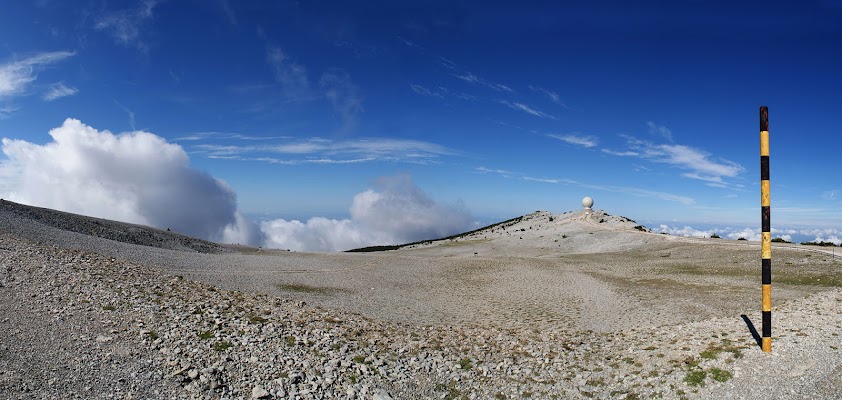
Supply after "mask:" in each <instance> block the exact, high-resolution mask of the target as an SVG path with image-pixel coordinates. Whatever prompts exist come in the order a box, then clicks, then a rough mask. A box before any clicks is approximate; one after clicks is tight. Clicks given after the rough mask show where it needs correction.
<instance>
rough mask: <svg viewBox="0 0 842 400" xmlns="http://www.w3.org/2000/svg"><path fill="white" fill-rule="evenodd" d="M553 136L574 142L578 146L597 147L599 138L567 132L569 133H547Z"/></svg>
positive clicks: (567, 141) (563, 140)
mask: <svg viewBox="0 0 842 400" xmlns="http://www.w3.org/2000/svg"><path fill="white" fill-rule="evenodd" d="M547 136H549V137H551V138H554V139H558V140H561V141H562V142H565V143H569V144H573V145H576V146H582V147H587V148H591V147H595V146H596V145H597V143H598V141H597V138H596V137H594V136H579V135H574V134H567V135H556V134H549V135H547Z"/></svg>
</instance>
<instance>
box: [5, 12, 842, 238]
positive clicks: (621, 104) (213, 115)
mask: <svg viewBox="0 0 842 400" xmlns="http://www.w3.org/2000/svg"><path fill="white" fill-rule="evenodd" d="M735 3H736V4H735ZM840 21H842V3H840V2H839V1H804V2H701V1H669V2H667V1H643V2H600V3H589V2H533V3H528V4H514V3H501V4H496V3H490V2H458V1H454V2H450V1H448V2H422V3H418V4H411V3H406V2H301V3H299V2H284V1H276V2H267V1H242V2H235V1H226V0H217V1H177V0H170V1H122V2H104V1H91V2H86V3H85V4H84V5H81V6H80V5H79V3H78V2H61V1H49V0H39V1H32V2H27V1H20V2H10V3H9V4H6V3H4V4H3V5H2V6H0V137H4V138H7V139H8V140H18V141H24V142H27V143H30V144H32V145H37V146H46V145H47V144H48V143H51V142H53V140H54V139H53V138H52V137H51V136H50V135H49V134H48V133H49V132H50V130H51V129H55V128H58V127H60V126H62V124H63V123H64V121H65V119H67V118H74V119H78V120H80V121H81V122H82V123H83V124H85V125H86V126H89V127H92V128H94V129H96V130H97V131H98V132H102V131H106V130H107V131H110V132H113V133H114V134H115V135H118V134H119V133H121V132H131V131H145V132H150V133H153V134H154V135H157V136H158V137H160V138H162V139H163V140H164V141H165V142H166V143H167V144H172V145H177V146H180V148H181V149H182V150H183V151H184V153H185V154H187V156H188V157H189V165H190V167H191V168H192V169H193V170H195V171H199V173H200V174H207V175H209V176H212V177H214V178H215V179H218V180H222V181H224V182H225V184H226V185H227V187H228V188H230V189H231V191H232V192H233V193H235V195H236V206H237V208H238V210H239V211H240V212H241V213H242V214H243V215H248V216H249V218H251V219H253V220H260V219H271V218H281V219H283V220H285V221H292V220H301V221H305V220H307V219H308V218H312V217H326V218H327V219H332V220H337V221H341V220H342V219H347V218H349V215H350V214H353V212H352V211H350V207H352V203H353V202H354V199H355V196H356V195H358V194H361V193H363V192H365V191H366V190H375V192H376V193H384V192H383V190H385V189H377V188H378V187H382V185H381V183H382V180H383V179H386V180H387V181H388V180H389V179H392V180H394V179H397V180H399V181H402V180H410V181H411V182H410V183H407V184H398V185H397V186H400V187H404V188H407V187H409V188H414V189H420V191H423V196H422V197H419V198H423V199H426V200H430V201H433V202H435V203H436V204H441V205H443V206H446V207H449V209H459V210H461V212H463V213H465V214H468V215H470V216H471V218H472V220H473V221H474V222H492V221H495V220H500V219H504V218H509V217H512V216H516V215H521V214H524V213H528V212H531V211H535V210H549V211H553V212H563V211H569V210H575V209H578V208H579V200H580V199H581V198H582V197H583V196H585V195H590V196H592V197H593V198H594V199H595V202H596V205H595V208H599V209H604V210H606V211H607V212H609V213H611V214H619V215H624V216H628V217H630V218H633V219H636V220H638V221H641V222H647V223H649V224H650V225H654V226H658V225H659V224H661V223H664V224H667V225H669V226H674V227H683V226H684V225H690V226H693V227H698V226H720V227H726V226H727V227H733V229H742V228H745V227H751V228H754V227H755V225H759V204H758V203H759V185H758V180H759V162H758V158H759V157H758V154H759V137H758V108H759V107H760V106H761V105H766V106H768V107H769V115H770V131H771V182H772V209H773V212H772V221H773V227H774V226H775V225H778V226H781V227H784V226H786V227H792V228H805V229H806V228H811V229H825V230H827V229H830V230H831V231H830V232H831V233H832V234H839V236H842V233H840V232H839V231H838V230H839V229H842V179H840V178H839V177H838V176H839V175H838V174H839V166H840V165H841V164H842V162H840V161H839V160H840V157H839V156H838V154H839V150H840V149H842V138H840V136H842V135H840V134H842V131H840V128H839V123H838V122H837V120H838V118H839V117H838V114H839V110H840V109H842V100H840V98H839V93H842V74H840V71H842V23H840ZM68 129H70V128H68ZM156 143H157V142H156ZM4 147H6V146H4ZM4 153H6V154H5V157H6V159H7V160H6V161H5V163H6V168H5V169H4V170H3V171H5V172H0V192H4V193H8V194H9V195H8V197H10V198H12V199H15V198H16V197H15V196H14V195H12V194H13V193H16V192H20V193H23V192H22V191H21V190H19V187H18V186H17V185H20V182H21V180H22V179H23V178H21V176H29V175H26V174H24V175H21V174H20V171H21V170H22V169H24V168H23V167H21V166H20V165H22V164H20V163H21V161H20V159H21V154H23V153H14V154H12V155H10V154H9V152H8V151H4ZM44 154H46V153H44ZM0 157H3V156H0ZM0 159H2V158H0ZM16 160H17V161H16ZM115 162H119V160H118V161H115ZM29 165H30V167H27V168H36V167H33V165H36V164H29ZM30 172H32V174H33V175H38V174H36V173H35V172H33V171H30ZM41 175H43V174H41ZM39 176H40V175H39ZM191 176H192V175H191ZM384 177H385V178H384ZM390 177H391V178H390ZM394 177H400V178H394ZM4 180H5V181H4ZM80 182H87V181H84V180H80ZM98 182H100V183H101V178H100V181H98ZM378 185H380V186H378ZM106 186H108V185H106ZM387 186H388V185H387ZM392 186H395V185H392ZM397 186H395V187H397ZM372 188H374V189H372ZM414 189H413V190H414ZM377 190H381V191H380V192H377ZM419 196H420V194H419ZM41 197H42V196H40V195H39V196H29V197H28V199H30V201H32V202H37V201H36V200H37V199H38V198H41ZM56 197H61V196H56ZM18 198H26V196H22V195H19V196H18ZM426 200H425V201H426ZM45 205H51V206H56V204H54V203H48V204H45ZM66 208H70V209H71V210H78V208H76V209H74V208H73V207H66ZM351 217H352V218H351V219H353V216H351ZM145 220H150V218H146V219H145ZM729 229H730V228H729Z"/></svg>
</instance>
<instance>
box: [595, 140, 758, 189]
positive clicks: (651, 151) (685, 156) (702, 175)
mask: <svg viewBox="0 0 842 400" xmlns="http://www.w3.org/2000/svg"><path fill="white" fill-rule="evenodd" d="M624 137H625V138H626V140H627V141H628V145H629V149H628V150H626V151H622V152H620V151H614V150H608V149H603V150H602V151H603V152H604V153H606V154H611V155H616V156H632V157H639V158H642V159H647V160H650V161H652V162H655V163H664V164H669V165H673V166H675V167H678V168H681V169H685V170H689V172H685V173H683V174H682V175H681V176H683V177H685V178H690V179H697V180H701V181H705V182H708V185H709V186H714V187H728V188H733V187H742V186H741V185H738V184H732V183H729V182H726V181H725V180H724V179H723V178H734V177H736V176H737V175H739V174H741V173H742V172H743V171H745V168H743V167H742V166H741V165H740V164H737V163H735V162H733V161H728V160H724V159H718V160H714V159H712V157H711V155H710V154H709V153H707V152H705V151H704V150H700V149H696V148H693V147H690V146H684V145H679V144H653V143H650V142H647V141H643V140H639V139H636V138H634V137H631V136H624Z"/></svg>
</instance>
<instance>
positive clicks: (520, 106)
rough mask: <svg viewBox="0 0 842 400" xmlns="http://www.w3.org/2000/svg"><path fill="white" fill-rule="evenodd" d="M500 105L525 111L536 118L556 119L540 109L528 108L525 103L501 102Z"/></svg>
mask: <svg viewBox="0 0 842 400" xmlns="http://www.w3.org/2000/svg"><path fill="white" fill-rule="evenodd" d="M500 104H503V105H506V106H508V107H509V108H511V109H513V110H518V111H523V112H525V113H527V114H530V115H534V116H536V117H541V118H549V119H556V117H554V116H552V115H550V114H547V113H544V112H541V111H539V110H538V109H536V108H533V107H530V106H528V105H526V104H523V103H518V102H510V101H507V100H500Z"/></svg>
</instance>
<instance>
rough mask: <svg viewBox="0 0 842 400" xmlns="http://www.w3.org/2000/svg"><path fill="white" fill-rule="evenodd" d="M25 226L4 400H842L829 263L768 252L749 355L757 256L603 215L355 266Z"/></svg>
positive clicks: (3, 344) (5, 230)
mask: <svg viewBox="0 0 842 400" xmlns="http://www.w3.org/2000/svg"><path fill="white" fill-rule="evenodd" d="M10 208H14V210H10ZM36 212H42V213H43V212H44V211H37V210H36V211H32V212H30V211H27V210H26V209H25V207H24V206H20V205H14V203H9V202H5V201H4V202H0V332H2V333H0V398H21V399H23V398H26V399H28V398H154V399H158V398H160V399H167V398H211V399H216V398H225V399H229V398H230V399H234V398H243V399H249V398H300V399H321V398H343V399H344V398H366V399H369V398H374V399H387V398H395V399H427V398H451V399H455V398H469V399H487V398H530V397H531V398H565V399H566V398H592V397H597V398H638V397H663V398H758V397H760V396H763V397H769V398H798V399H800V398H840V397H842V374H840V372H842V370H840V369H842V350H840V348H842V338H841V337H840V336H839V335H840V334H842V316H841V315H840V313H839V310H840V309H842V291H840V287H841V286H842V274H840V272H842V263H840V262H838V261H836V260H833V259H831V257H830V255H825V254H813V253H807V252H801V251H796V250H790V249H777V248H776V251H775V254H774V255H773V262H774V268H773V270H774V272H775V274H776V275H775V276H774V277H773V279H775V292H774V296H775V297H774V300H775V308H774V321H773V323H774V328H773V334H774V340H773V350H774V351H773V353H772V354H764V353H762V352H761V351H760V350H759V348H758V346H757V344H756V343H755V339H754V338H753V337H752V335H751V333H750V331H749V328H748V326H747V323H746V320H749V321H753V322H754V323H756V324H758V325H757V326H756V328H757V329H758V330H759V329H760V326H759V318H760V312H759V303H760V288H759V286H760V285H759V282H758V281H759V260H758V258H759V251H758V248H757V246H756V245H751V244H748V245H746V244H744V243H741V244H740V245H738V246H735V245H733V243H728V242H725V241H717V240H716V239H708V240H697V239H685V238H675V237H668V236H664V235H655V234H651V233H646V232H641V231H639V230H638V229H635V228H634V226H636V224H635V223H634V222H633V221H630V220H627V219H625V218H622V217H614V216H608V215H605V214H604V213H602V212H597V213H595V214H594V215H592V216H584V215H582V214H580V213H567V214H562V215H552V214H549V213H535V214H530V215H528V216H525V217H524V218H523V219H521V220H520V221H517V222H515V223H513V224H511V225H510V226H506V227H497V228H495V229H494V231H493V232H491V231H482V232H477V233H474V234H472V235H470V236H467V237H462V238H458V239H454V240H452V241H447V242H437V243H433V244H427V245H423V246H416V248H412V249H402V250H399V251H391V252H384V253H363V254H356V253H355V254H306V253H294V252H285V251H266V250H259V249H249V248H238V252H233V251H232V250H231V248H230V247H225V246H216V245H213V244H211V245H213V246H216V247H201V248H200V249H197V248H191V247H190V246H181V245H179V246H173V245H172V243H173V242H171V241H170V242H168V241H167V240H162V241H158V240H155V241H153V242H150V241H144V242H142V243H143V244H152V245H153V246H155V247H152V246H149V245H145V246H144V245H138V244H133V243H132V242H131V240H126V241H115V240H110V239H109V235H113V236H114V238H115V239H117V238H125V237H126V235H125V234H124V233H125V232H126V231H132V232H134V233H133V234H134V235H136V236H138V237H148V236H147V235H153V236H154V235H161V234H162V233H161V232H162V231H157V230H149V232H151V233H148V234H147V233H144V232H145V231H144V229H142V228H138V227H137V226H135V225H125V224H119V223H114V222H108V223H109V224H112V225H109V229H106V230H100V229H99V228H97V226H98V225H97V224H93V223H91V219H88V218H86V217H80V216H75V215H72V214H65V213H60V214H50V215H49V218H46V219H53V220H55V219H61V221H49V222H45V218H44V217H41V218H35V217H33V216H32V213H36ZM550 218H552V221H550ZM601 220H602V221H604V222H601V223H600V222H599V221H601ZM100 221H101V220H100ZM68 226H75V227H76V228H74V229H72V230H70V229H68V228H67V227H68ZM80 227H82V228H80ZM503 228H505V229H503ZM136 229H137V230H136ZM86 230H94V231H96V232H99V234H95V233H96V232H86ZM103 232H105V233H103ZM88 233H91V234H88ZM163 234H167V233H166V232H163ZM521 238H522V239H521ZM162 243H164V244H162ZM166 243H170V244H166ZM179 243H181V242H179ZM203 246H204V245H203ZM201 249H213V250H212V251H214V252H215V253H200V252H197V250H201ZM742 315H745V319H744V318H742V317H741V316H742Z"/></svg>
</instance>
